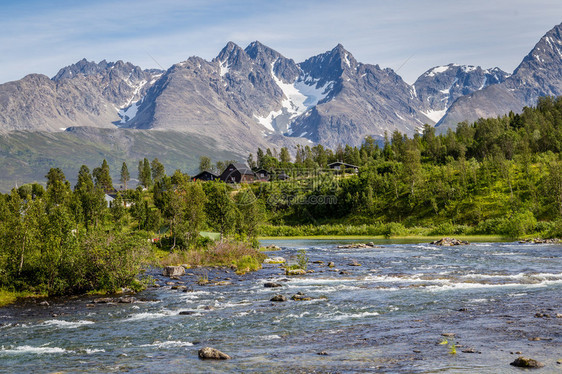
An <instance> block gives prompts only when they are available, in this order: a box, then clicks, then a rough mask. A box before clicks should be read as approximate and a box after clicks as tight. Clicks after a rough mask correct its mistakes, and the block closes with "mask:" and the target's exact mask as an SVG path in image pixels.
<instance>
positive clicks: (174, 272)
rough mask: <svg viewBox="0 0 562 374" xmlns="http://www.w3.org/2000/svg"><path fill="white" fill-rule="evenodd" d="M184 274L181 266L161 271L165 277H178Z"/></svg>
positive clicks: (169, 267) (168, 267)
mask: <svg viewBox="0 0 562 374" xmlns="http://www.w3.org/2000/svg"><path fill="white" fill-rule="evenodd" d="M184 274H185V268H184V267H183V266H166V267H165V268H164V269H163V270H162V275H163V276H165V277H179V276H182V275H184Z"/></svg>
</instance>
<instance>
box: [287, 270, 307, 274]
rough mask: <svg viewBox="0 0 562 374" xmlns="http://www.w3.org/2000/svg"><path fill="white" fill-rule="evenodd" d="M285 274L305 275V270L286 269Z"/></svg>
mask: <svg viewBox="0 0 562 374" xmlns="http://www.w3.org/2000/svg"><path fill="white" fill-rule="evenodd" d="M285 273H286V274H287V275H305V274H306V270H304V269H287V271H286V272H285Z"/></svg>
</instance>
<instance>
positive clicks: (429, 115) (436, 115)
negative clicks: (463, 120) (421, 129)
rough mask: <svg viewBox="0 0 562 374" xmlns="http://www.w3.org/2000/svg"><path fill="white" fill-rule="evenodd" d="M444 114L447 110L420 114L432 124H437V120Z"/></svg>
mask: <svg viewBox="0 0 562 374" xmlns="http://www.w3.org/2000/svg"><path fill="white" fill-rule="evenodd" d="M446 112H447V109H443V110H428V111H427V112H422V114H423V115H424V116H426V117H427V118H429V119H430V120H432V121H433V122H435V123H437V122H439V120H440V119H441V118H443V116H444V115H445V113H446Z"/></svg>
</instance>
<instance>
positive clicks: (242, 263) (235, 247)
mask: <svg viewBox="0 0 562 374" xmlns="http://www.w3.org/2000/svg"><path fill="white" fill-rule="evenodd" d="M158 257H159V261H158V265H159V266H170V265H174V266H178V265H187V266H189V267H212V266H226V267H232V268H234V269H236V270H237V272H239V273H246V272H248V271H255V270H258V269H261V264H262V262H263V260H264V259H265V258H266V256H265V255H264V254H263V253H261V252H259V251H258V250H256V249H254V248H252V247H251V246H249V245H248V244H246V243H243V242H217V243H214V244H212V245H209V246H208V247H206V248H198V249H189V250H181V251H173V252H167V251H159V252H158Z"/></svg>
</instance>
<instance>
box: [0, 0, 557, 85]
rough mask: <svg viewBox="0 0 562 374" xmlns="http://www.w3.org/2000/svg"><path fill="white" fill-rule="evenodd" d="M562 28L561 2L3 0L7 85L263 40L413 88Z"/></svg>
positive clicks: (502, 57) (522, 49) (513, 63)
mask: <svg viewBox="0 0 562 374" xmlns="http://www.w3.org/2000/svg"><path fill="white" fill-rule="evenodd" d="M561 22H562V2H561V1H560V0H536V1H533V2H530V1H520V0H514V1H508V0H499V1H490V0H485V1H483V0H474V1H464V2H456V1H436V0H427V1H421V0H400V1H393V2H390V1H378V0H371V1H368V0H362V1H357V0H346V1H333V0H310V1H304V0H300V1H294V0H261V1H258V0H240V1H234V0H206V1H203V0H187V1H179V0H163V1H158V2H156V1H146V0H136V1H130V0H125V1H117V0H113V1H106V0H101V1H92V2H86V1H83V2H77V1H66V0H53V1H49V2H45V1H39V0H37V1H29V0H22V1H17V2H16V1H6V0H0V25H1V26H2V27H1V28H2V30H3V31H2V33H1V34H0V82H6V81H10V80H16V79H20V78H22V77H23V76H25V75H26V74H28V73H42V74H46V75H48V76H50V77H52V76H53V75H54V74H56V72H57V71H58V69H60V68H61V67H63V66H66V65H69V64H71V63H74V62H76V61H78V60H80V59H82V58H83V57H85V58H86V59H88V60H94V61H100V60H102V59H107V60H108V61H116V60H124V61H130V62H132V63H134V64H136V65H140V66H141V67H143V68H150V67H159V66H158V65H160V66H162V67H164V68H168V67H170V66H171V65H172V64H174V63H177V62H180V61H183V60H185V59H187V58H188V57H189V56H193V55H197V56H201V57H203V58H205V59H208V60H210V59H212V58H213V57H215V56H216V55H217V54H218V52H219V51H220V50H221V49H222V47H224V45H225V44H226V43H227V42H228V41H230V40H231V41H233V42H235V43H237V44H239V45H240V46H242V47H245V46H246V45H248V44H249V43H250V42H252V41H254V40H259V41H261V42H262V43H264V44H266V45H268V46H269V47H271V48H273V49H275V50H277V51H279V52H280V53H281V54H283V55H284V56H286V57H289V58H292V59H294V60H295V61H296V62H301V61H303V60H304V59H306V58H308V57H311V56H313V55H316V54H319V53H323V52H325V51H327V50H330V49H332V48H333V47H334V46H336V45H337V44H338V43H342V44H343V45H344V47H345V48H346V49H347V50H348V51H350V52H351V53H352V54H353V55H354V56H355V58H356V59H357V60H358V61H360V62H363V63H370V64H379V65H380V66H381V67H390V68H392V69H394V70H398V74H400V75H401V76H402V77H403V78H404V80H405V81H406V82H408V83H413V81H414V80H415V79H416V78H417V77H418V76H419V75H420V74H422V73H423V72H424V71H426V70H427V69H429V68H431V67H433V66H436V65H443V64H448V63H450V62H455V63H460V64H470V65H481V66H483V67H486V68H488V67H494V66H499V67H500V68H502V69H504V70H506V71H508V72H511V71H512V70H513V69H514V68H515V67H517V65H518V64H519V62H520V61H521V59H522V58H523V57H524V56H525V55H526V54H527V53H528V52H529V51H530V49H531V48H532V47H533V46H534V45H535V43H536V42H538V40H539V39H540V37H541V36H543V35H544V34H545V33H546V32H547V31H548V30H549V29H551V28H552V27H553V26H555V25H557V24H559V23H561Z"/></svg>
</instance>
